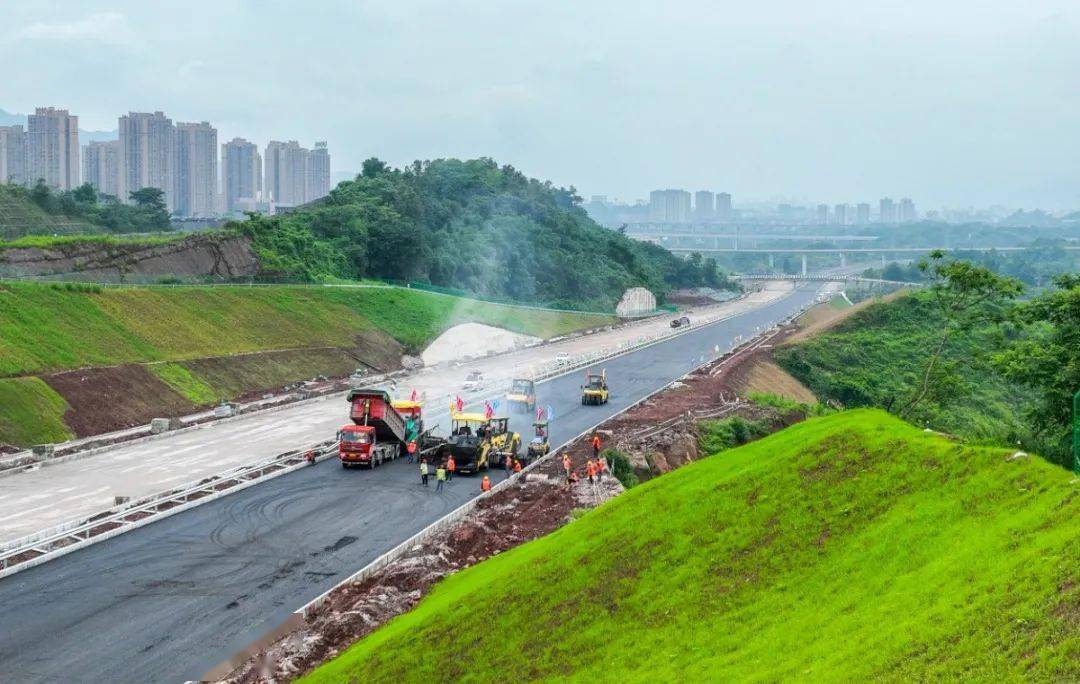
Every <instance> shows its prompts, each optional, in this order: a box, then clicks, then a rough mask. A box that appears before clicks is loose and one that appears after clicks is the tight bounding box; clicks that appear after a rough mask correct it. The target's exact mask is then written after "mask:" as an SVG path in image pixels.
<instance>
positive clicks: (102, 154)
mask: <svg viewBox="0 0 1080 684" xmlns="http://www.w3.org/2000/svg"><path fill="white" fill-rule="evenodd" d="M82 159H83V172H82V181H83V183H89V184H90V185H92V186H93V187H94V189H95V190H97V191H98V192H99V193H102V194H104V195H112V196H113V197H119V192H120V141H119V140H108V141H103V142H98V141H94V142H91V143H90V144H88V145H86V146H85V147H83V154H82Z"/></svg>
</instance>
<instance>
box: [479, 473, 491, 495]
mask: <svg viewBox="0 0 1080 684" xmlns="http://www.w3.org/2000/svg"><path fill="white" fill-rule="evenodd" d="M480 491H481V492H490V491H491V478H489V477H488V476H487V475H485V476H484V479H483V480H480Z"/></svg>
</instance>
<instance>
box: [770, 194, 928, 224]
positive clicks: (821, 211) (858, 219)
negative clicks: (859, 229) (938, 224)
mask: <svg viewBox="0 0 1080 684" xmlns="http://www.w3.org/2000/svg"><path fill="white" fill-rule="evenodd" d="M785 210H786V212H787V213H790V212H791V210H792V207H791V205H785V204H782V205H780V207H778V213H780V214H781V215H783V214H785ZM918 219H919V213H918V212H917V211H915V202H914V201H912V199H911V198H910V197H904V198H903V199H901V200H900V201H899V202H895V201H893V199H892V198H891V197H882V198H881V199H880V200H879V201H878V213H877V215H876V216H872V215H871V213H870V204H869V203H868V202H861V203H859V204H857V205H855V208H854V211H852V207H851V205H848V204H837V205H836V206H834V207H832V208H831V210H830V208H829V205H827V204H819V205H817V211H816V214H815V221H814V222H815V223H817V224H818V225H822V226H823V225H837V226H844V225H852V224H854V225H864V224H868V223H872V222H874V221H875V220H876V221H877V222H878V223H911V222H913V221H917V220H918Z"/></svg>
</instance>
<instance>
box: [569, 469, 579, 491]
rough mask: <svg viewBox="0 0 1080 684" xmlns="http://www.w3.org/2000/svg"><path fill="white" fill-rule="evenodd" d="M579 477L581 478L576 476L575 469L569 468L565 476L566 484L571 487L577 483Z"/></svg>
mask: <svg viewBox="0 0 1080 684" xmlns="http://www.w3.org/2000/svg"><path fill="white" fill-rule="evenodd" d="M580 479H581V478H580V477H578V474H577V471H576V470H571V471H570V474H569V475H567V476H566V484H568V485H570V486H571V487H573V486H574V485H576V484H577V483H578V481H579V480H580Z"/></svg>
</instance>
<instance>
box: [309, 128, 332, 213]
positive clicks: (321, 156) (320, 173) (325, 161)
mask: <svg viewBox="0 0 1080 684" xmlns="http://www.w3.org/2000/svg"><path fill="white" fill-rule="evenodd" d="M307 160H308V165H307V172H306V174H305V175H306V184H305V188H304V201H305V202H311V201H314V200H317V199H319V198H320V197H326V196H327V195H329V194H330V150H329V149H328V148H327V147H326V141H325V140H320V141H318V142H316V143H315V149H313V150H312V151H311V152H310V153H309V154H308V158H307Z"/></svg>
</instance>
